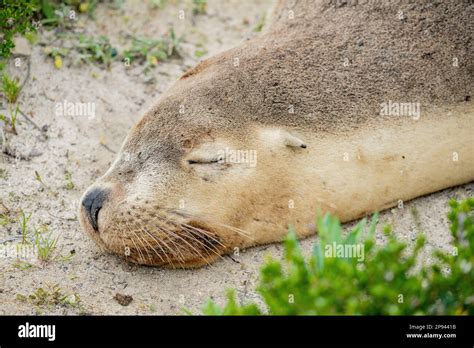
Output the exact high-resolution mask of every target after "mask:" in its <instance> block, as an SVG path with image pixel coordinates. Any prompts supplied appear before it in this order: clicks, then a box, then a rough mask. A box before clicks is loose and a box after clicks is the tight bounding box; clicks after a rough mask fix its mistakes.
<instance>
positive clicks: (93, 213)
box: [82, 188, 108, 232]
mask: <svg viewBox="0 0 474 348" xmlns="http://www.w3.org/2000/svg"><path fill="white" fill-rule="evenodd" d="M107 195H108V190H104V189H100V188H93V189H91V190H90V191H89V192H88V193H87V194H86V195H85V196H84V198H83V199H82V206H83V208H84V211H85V213H86V215H87V218H88V219H89V222H90V224H91V225H92V228H93V229H94V230H95V231H96V232H99V225H98V222H97V220H98V217H99V211H100V209H102V206H103V204H104V202H105V200H106V199H107Z"/></svg>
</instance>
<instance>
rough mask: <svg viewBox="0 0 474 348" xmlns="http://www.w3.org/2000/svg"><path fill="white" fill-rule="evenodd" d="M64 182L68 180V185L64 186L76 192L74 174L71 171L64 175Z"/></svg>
mask: <svg viewBox="0 0 474 348" xmlns="http://www.w3.org/2000/svg"><path fill="white" fill-rule="evenodd" d="M64 180H66V185H65V186H64V187H65V188H66V190H74V188H75V187H76V185H74V182H73V181H72V173H71V172H69V171H66V173H65V174H64Z"/></svg>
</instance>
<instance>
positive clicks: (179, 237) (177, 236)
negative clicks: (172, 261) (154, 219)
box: [157, 226, 210, 265]
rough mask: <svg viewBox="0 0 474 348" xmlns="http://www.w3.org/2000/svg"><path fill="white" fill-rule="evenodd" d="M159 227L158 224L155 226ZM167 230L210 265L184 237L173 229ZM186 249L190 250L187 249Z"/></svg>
mask: <svg viewBox="0 0 474 348" xmlns="http://www.w3.org/2000/svg"><path fill="white" fill-rule="evenodd" d="M157 227H159V226H157ZM167 232H168V233H169V234H171V235H173V236H174V237H176V238H178V239H180V240H182V241H183V242H184V243H185V244H186V245H187V246H189V247H190V248H191V249H193V250H194V251H195V252H196V253H197V256H199V257H200V258H201V259H202V260H204V261H206V263H208V264H209V265H210V263H209V262H208V261H207V259H206V258H205V257H204V256H203V255H202V254H201V253H200V252H199V250H197V249H196V248H195V247H194V246H193V245H192V244H190V243H189V242H188V241H187V240H186V239H184V238H182V237H181V236H180V235H178V234H176V233H174V232H173V231H171V230H167ZM188 251H190V250H189V249H188Z"/></svg>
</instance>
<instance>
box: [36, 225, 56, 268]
mask: <svg viewBox="0 0 474 348" xmlns="http://www.w3.org/2000/svg"><path fill="white" fill-rule="evenodd" d="M57 243H58V238H52V237H51V233H48V234H47V235H45V236H44V235H43V233H42V232H41V231H36V234H35V246H36V251H37V253H38V259H39V260H40V261H43V262H47V261H49V260H50V259H51V257H52V255H53V253H54V251H55V250H56V246H57Z"/></svg>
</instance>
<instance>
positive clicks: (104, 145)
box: [100, 143, 117, 153]
mask: <svg viewBox="0 0 474 348" xmlns="http://www.w3.org/2000/svg"><path fill="white" fill-rule="evenodd" d="M100 145H102V146H103V147H104V148H105V149H106V150H108V151H110V152H112V153H117V151H114V150H112V149H111V148H110V147H108V146H107V145H106V144H104V143H100Z"/></svg>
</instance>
